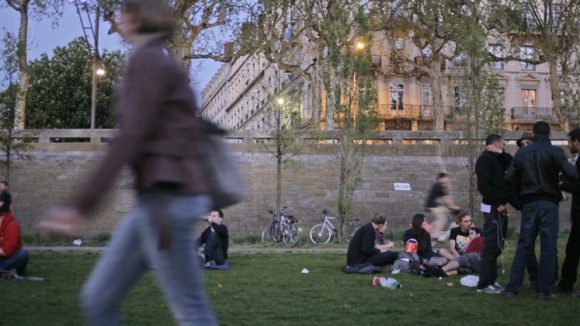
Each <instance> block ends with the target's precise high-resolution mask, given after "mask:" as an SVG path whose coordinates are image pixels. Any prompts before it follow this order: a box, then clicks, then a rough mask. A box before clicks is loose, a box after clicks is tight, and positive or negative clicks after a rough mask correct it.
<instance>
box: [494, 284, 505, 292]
mask: <svg viewBox="0 0 580 326" xmlns="http://www.w3.org/2000/svg"><path fill="white" fill-rule="evenodd" d="M493 287H494V288H496V289H500V290H502V291H503V290H505V288H504V287H503V286H501V285H500V284H499V283H498V282H495V283H493Z"/></svg>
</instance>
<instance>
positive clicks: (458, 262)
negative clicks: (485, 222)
mask: <svg viewBox="0 0 580 326" xmlns="http://www.w3.org/2000/svg"><path fill="white" fill-rule="evenodd" d="M469 238H470V241H469V246H468V247H467V249H465V253H464V254H463V255H460V256H457V257H455V258H453V259H452V260H451V261H449V262H448V263H447V264H446V265H445V266H443V267H441V268H431V269H430V270H429V272H430V273H432V274H433V276H441V277H446V276H454V275H458V274H467V273H475V274H478V273H479V267H480V265H481V252H482V250H483V237H481V229H478V228H475V227H473V228H471V229H470V230H469Z"/></svg>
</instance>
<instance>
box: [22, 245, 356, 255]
mask: <svg viewBox="0 0 580 326" xmlns="http://www.w3.org/2000/svg"><path fill="white" fill-rule="evenodd" d="M25 249H27V250H29V251H53V252H92V253H100V252H102V251H103V250H104V249H105V247H84V246H79V247H77V246H55V247H51V246H25ZM228 252H229V253H232V254H262V253H287V252H289V253H344V254H346V248H252V247H237V248H236V247H233V248H229V250H228Z"/></svg>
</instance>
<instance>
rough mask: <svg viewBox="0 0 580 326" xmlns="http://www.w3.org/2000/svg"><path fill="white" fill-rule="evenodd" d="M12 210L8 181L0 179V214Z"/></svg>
mask: <svg viewBox="0 0 580 326" xmlns="http://www.w3.org/2000/svg"><path fill="white" fill-rule="evenodd" d="M11 212H12V196H11V195H10V193H9V192H8V182H7V181H0V214H4V213H11Z"/></svg>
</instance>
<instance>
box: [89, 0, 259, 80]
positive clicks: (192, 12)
mask: <svg viewBox="0 0 580 326" xmlns="http://www.w3.org/2000/svg"><path fill="white" fill-rule="evenodd" d="M120 3H121V1H120V0H101V1H99V5H100V6H101V7H103V8H105V15H104V19H105V20H106V21H108V22H109V23H110V29H109V34H111V33H119V34H122V30H121V28H120V23H119V19H120ZM170 4H171V5H172V8H173V11H174V18H175V25H176V29H175V33H174V35H173V37H172V39H171V42H170V48H171V50H172V52H173V53H174V54H175V55H176V57H178V58H179V59H181V60H182V61H183V63H184V65H185V66H186V67H187V68H190V67H191V60H195V59H212V60H215V61H221V62H227V61H230V60H232V59H233V58H235V57H238V56H241V55H243V54H245V53H247V51H249V47H246V46H239V43H237V42H235V40H236V39H237V38H238V37H239V36H240V35H241V34H242V32H243V31H244V29H248V28H249V29H251V26H252V23H253V22H255V20H256V19H257V17H258V15H259V14H260V13H261V8H262V5H261V2H260V1H251V0H172V1H170Z"/></svg>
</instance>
